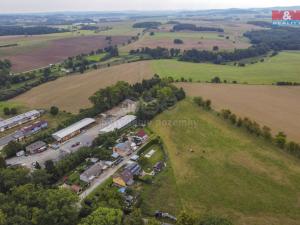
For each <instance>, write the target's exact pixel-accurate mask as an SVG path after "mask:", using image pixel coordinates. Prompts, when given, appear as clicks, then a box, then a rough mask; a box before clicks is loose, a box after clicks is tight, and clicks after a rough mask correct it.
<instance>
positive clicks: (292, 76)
mask: <svg viewBox="0 0 300 225" xmlns="http://www.w3.org/2000/svg"><path fill="white" fill-rule="evenodd" d="M299 62H300V52H299V51H294V52H281V53H279V54H278V55H277V56H274V57H271V58H265V61H264V62H258V63H255V64H247V65H246V66H245V67H237V66H233V65H215V64H210V63H189V62H178V61H177V60H156V61H152V66H153V70H154V72H155V73H157V74H159V75H161V76H172V77H174V78H175V79H180V78H181V77H184V78H186V79H188V78H192V79H193V81H201V82H206V81H211V79H212V78H214V77H216V76H218V77H220V78H221V80H227V81H228V82H232V81H237V82H239V83H244V82H246V83H248V84H272V83H275V82H278V81H289V82H300V72H299V71H300V63H299Z"/></svg>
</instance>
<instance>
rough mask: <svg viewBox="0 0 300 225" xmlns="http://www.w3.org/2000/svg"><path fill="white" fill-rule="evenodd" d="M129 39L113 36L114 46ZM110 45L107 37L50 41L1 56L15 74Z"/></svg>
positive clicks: (7, 51)
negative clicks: (6, 60) (8, 61)
mask: <svg viewBox="0 0 300 225" xmlns="http://www.w3.org/2000/svg"><path fill="white" fill-rule="evenodd" d="M32 38H34V37H32ZM129 39H130V37H128V36H113V37H112V44H113V45H118V44H123V43H126V42H127V41H128V40H129ZM108 45H109V43H108V41H107V40H105V36H81V37H72V38H63V39H57V40H51V41H48V42H46V43H44V44H43V46H39V47H35V48H29V47H28V48H27V49H26V50H25V51H22V52H14V51H15V49H14V47H11V48H6V49H5V52H6V53H7V56H5V55H1V58H7V59H9V60H10V61H11V62H12V70H13V71H14V72H22V71H28V70H32V69H36V68H40V67H45V66H48V65H49V64H54V63H58V62H61V61H63V60H65V59H66V58H68V57H70V56H76V55H79V54H81V53H89V52H90V51H92V50H96V49H99V48H104V47H106V46H108ZM10 51H11V52H10Z"/></svg>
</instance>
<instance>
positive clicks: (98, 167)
mask: <svg viewBox="0 0 300 225" xmlns="http://www.w3.org/2000/svg"><path fill="white" fill-rule="evenodd" d="M106 169H107V165H105V164H104V163H103V162H102V161H100V162H98V163H95V164H94V165H92V166H91V167H90V168H88V169H87V170H86V171H84V172H83V173H82V174H80V180H82V181H84V182H87V183H90V182H92V181H93V180H94V179H95V178H96V177H98V176H99V175H100V174H101V173H102V172H103V170H106Z"/></svg>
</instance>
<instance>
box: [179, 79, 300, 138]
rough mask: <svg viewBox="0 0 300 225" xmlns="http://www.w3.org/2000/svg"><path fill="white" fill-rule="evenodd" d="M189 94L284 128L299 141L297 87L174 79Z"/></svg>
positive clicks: (261, 121)
mask: <svg viewBox="0 0 300 225" xmlns="http://www.w3.org/2000/svg"><path fill="white" fill-rule="evenodd" d="M177 85H178V86H182V87H183V88H184V89H185V91H186V92H187V94H188V95H189V96H202V97H203V98H205V99H211V100H212V104H213V107H214V108H216V109H217V110H221V109H230V110H231V111H232V112H234V113H235V114H237V115H239V116H247V117H249V118H251V119H253V120H255V121H257V122H258V123H259V124H260V125H267V126H269V127H270V128H272V130H273V132H274V133H276V132H278V131H284V132H285V133H286V134H287V136H288V138H289V139H292V140H295V141H297V142H300V103H299V99H300V87H299V86H298V87H278V86H267V85H230V84H227V85H224V84H195V83H193V84H192V83H178V84H177Z"/></svg>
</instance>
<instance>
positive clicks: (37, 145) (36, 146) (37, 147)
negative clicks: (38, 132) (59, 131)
mask: <svg viewBox="0 0 300 225" xmlns="http://www.w3.org/2000/svg"><path fill="white" fill-rule="evenodd" d="M25 149H26V152H28V153H30V154H36V153H40V152H43V151H45V150H47V144H46V143H45V142H43V141H37V142H34V143H32V144H31V145H28V146H27V147H26V148H25Z"/></svg>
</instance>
